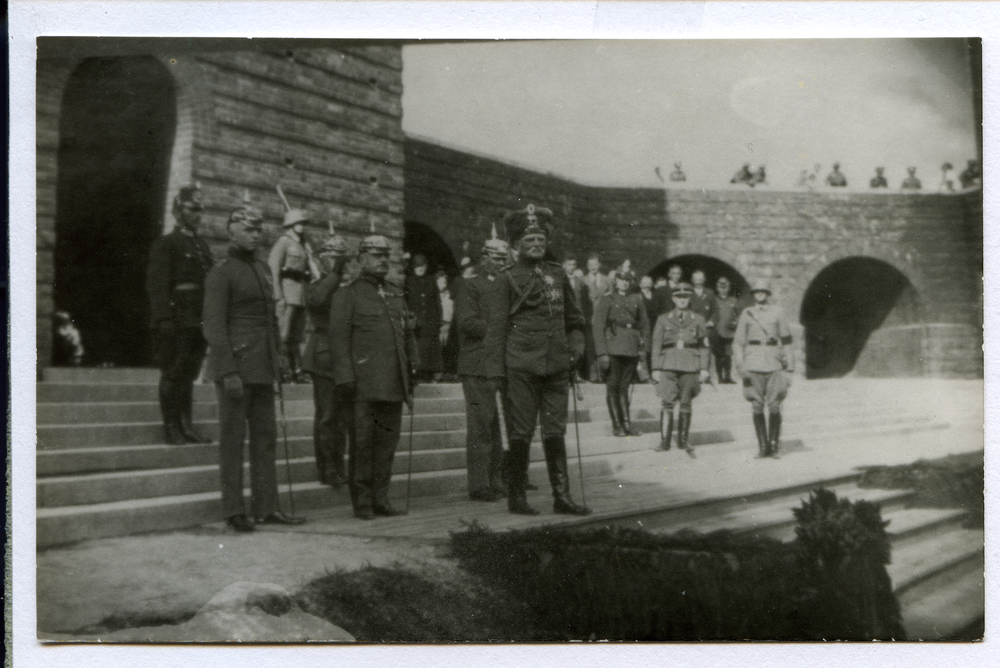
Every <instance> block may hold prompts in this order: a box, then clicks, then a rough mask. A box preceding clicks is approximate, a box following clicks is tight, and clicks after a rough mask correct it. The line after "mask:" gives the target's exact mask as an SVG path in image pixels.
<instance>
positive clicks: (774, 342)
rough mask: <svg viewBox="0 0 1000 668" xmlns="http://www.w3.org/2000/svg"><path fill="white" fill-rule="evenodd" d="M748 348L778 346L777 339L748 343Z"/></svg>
mask: <svg viewBox="0 0 1000 668" xmlns="http://www.w3.org/2000/svg"><path fill="white" fill-rule="evenodd" d="M747 345H748V346H776V345H778V340H777V339H768V340H767V341H747Z"/></svg>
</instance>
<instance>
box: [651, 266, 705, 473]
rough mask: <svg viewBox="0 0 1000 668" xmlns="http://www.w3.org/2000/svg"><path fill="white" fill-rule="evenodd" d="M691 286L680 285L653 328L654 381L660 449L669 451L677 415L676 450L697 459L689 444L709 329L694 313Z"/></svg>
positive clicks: (703, 370)
mask: <svg viewBox="0 0 1000 668" xmlns="http://www.w3.org/2000/svg"><path fill="white" fill-rule="evenodd" d="M691 294H692V291H691V286H690V285H688V284H687V283H681V284H680V285H679V286H678V287H677V289H675V290H674V295H673V301H674V309H673V310H672V311H669V312H667V313H664V314H663V315H661V316H660V317H659V318H657V319H656V325H655V326H654V327H653V369H654V371H653V381H654V382H655V383H656V394H657V395H659V397H660V399H661V400H662V402H663V410H662V412H661V413H660V435H661V439H662V440H661V441H660V446H659V448H658V449H659V450H669V449H670V439H671V434H672V432H673V429H674V404H675V403H676V404H679V408H678V414H677V447H678V448H680V449H681V450H684V451H686V452H687V453H688V455H690V456H691V457H694V450H693V449H692V448H691V446H690V445H689V444H688V432H689V431H690V429H691V402H692V401H694V398H695V397H697V396H698V394H699V393H700V392H701V383H703V382H705V381H707V380H708V329H707V327H706V326H705V319H704V318H703V317H701V316H700V315H698V314H697V313H694V312H693V311H691V308H690V306H691Z"/></svg>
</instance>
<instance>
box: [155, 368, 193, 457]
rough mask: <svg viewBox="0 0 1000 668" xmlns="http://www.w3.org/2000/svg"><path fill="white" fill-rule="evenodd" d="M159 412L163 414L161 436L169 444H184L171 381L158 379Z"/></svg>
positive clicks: (175, 395) (185, 441)
mask: <svg viewBox="0 0 1000 668" xmlns="http://www.w3.org/2000/svg"><path fill="white" fill-rule="evenodd" d="M160 413H161V414H162V415H163V436H164V438H165V439H166V442H167V444H169V445H184V444H185V443H187V440H185V438H184V430H183V429H182V428H181V417H180V410H179V406H178V402H177V391H176V388H175V387H174V385H173V383H165V382H163V381H160Z"/></svg>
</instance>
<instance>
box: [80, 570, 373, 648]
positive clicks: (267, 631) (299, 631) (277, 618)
mask: <svg viewBox="0 0 1000 668" xmlns="http://www.w3.org/2000/svg"><path fill="white" fill-rule="evenodd" d="M99 639H100V640H101V641H102V642H156V643H161V642H268V643H274V642H331V641H332V642H353V641H354V636H352V635H351V634H350V633H348V632H347V631H345V630H344V629H342V628H340V627H339V626H334V625H333V624H331V623H330V622H327V621H325V620H322V619H320V618H319V617H315V616H313V615H310V614H308V613H306V612H303V611H302V609H301V608H300V607H299V606H298V604H297V603H296V602H295V599H293V598H292V597H291V595H289V593H288V592H287V591H285V590H284V589H282V588H281V587H279V586H278V585H274V584H261V583H258V582H236V583H233V584H231V585H229V586H228V587H226V588H225V589H223V590H222V591H220V592H219V593H218V594H216V595H215V596H213V597H212V599H211V600H210V601H209V602H208V603H206V604H205V605H204V606H203V607H202V608H201V610H199V611H198V613H197V614H196V615H195V616H194V617H192V618H191V619H190V620H189V621H188V622H185V623H184V624H177V625H167V626H146V627H140V628H132V629H122V630H121V631H116V632H115V633H109V634H106V635H101V636H100V638H99Z"/></svg>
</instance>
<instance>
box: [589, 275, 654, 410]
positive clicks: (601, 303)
mask: <svg viewBox="0 0 1000 668" xmlns="http://www.w3.org/2000/svg"><path fill="white" fill-rule="evenodd" d="M593 331H594V347H595V349H596V351H597V355H598V357H601V356H603V355H608V356H610V358H611V360H610V365H609V368H608V375H607V378H606V379H605V381H606V383H607V386H608V390H609V391H610V392H612V393H614V392H621V391H622V390H624V389H627V388H628V387H629V386H630V385H631V384H632V380H633V378H634V376H635V370H636V364H637V363H638V359H639V357H640V356H642V355H643V354H644V353H645V351H646V350H647V348H649V316H648V315H647V314H646V307H645V305H644V304H643V301H642V296H641V295H639V294H637V293H631V294H625V295H623V294H621V293H619V292H618V291H617V290H616V291H614V292H610V293H608V294H606V295H604V296H603V297H601V298H600V300H598V302H597V306H596V308H595V309H594V319H593Z"/></svg>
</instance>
